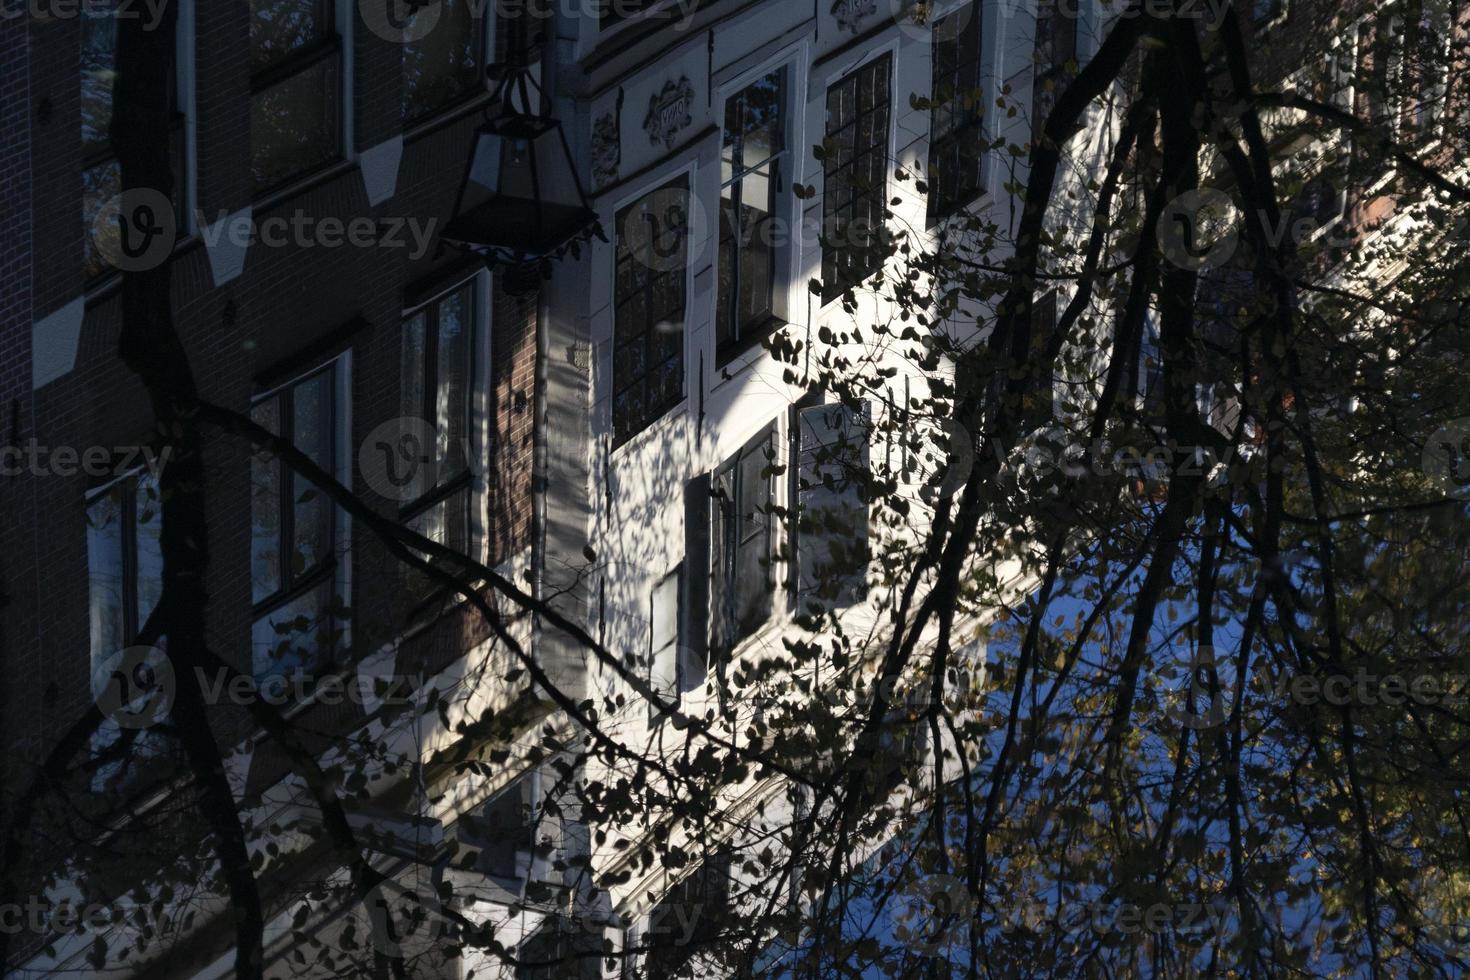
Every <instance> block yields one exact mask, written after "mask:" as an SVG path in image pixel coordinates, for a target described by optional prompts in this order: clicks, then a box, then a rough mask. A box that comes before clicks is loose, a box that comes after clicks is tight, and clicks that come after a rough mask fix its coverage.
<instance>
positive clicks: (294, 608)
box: [250, 582, 332, 680]
mask: <svg viewBox="0 0 1470 980" xmlns="http://www.w3.org/2000/svg"><path fill="white" fill-rule="evenodd" d="M331 599H332V585H331V583H330V582H324V583H323V584H321V585H319V586H317V587H316V588H314V589H312V590H311V591H309V592H307V593H305V594H303V595H302V596H300V597H299V598H297V599H293V600H292V601H291V602H288V603H286V604H285V605H284V606H281V607H280V608H279V609H276V610H274V611H273V612H271V613H269V614H268V615H265V616H262V617H261V618H260V619H257V620H256V621H255V625H254V626H253V627H252V629H251V631H250V642H251V651H252V654H251V658H252V667H253V671H254V674H255V678H256V679H257V680H263V679H264V678H267V677H272V676H278V675H282V674H292V673H309V672H312V671H315V670H317V669H319V668H320V667H322V666H323V665H324V664H325V663H326V662H327V660H328V657H329V653H330V650H331V642H332V622H331V616H330V614H329V613H328V611H327V610H328V609H329V607H330V605H331Z"/></svg>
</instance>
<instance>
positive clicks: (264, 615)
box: [250, 363, 343, 679]
mask: <svg viewBox="0 0 1470 980" xmlns="http://www.w3.org/2000/svg"><path fill="white" fill-rule="evenodd" d="M336 375H337V365H336V364H335V363H333V364H329V365H327V366H326V367H323V368H321V369H319V370H317V371H315V372H314V373H312V374H310V375H307V376H306V377H304V378H301V379H300V380H298V381H294V382H292V383H291V384H288V385H286V386H284V387H282V388H278V389H276V390H275V391H273V392H271V393H270V394H268V395H265V396H263V397H261V398H259V399H257V400H256V402H255V404H254V405H252V406H251V408H250V417H251V419H252V420H253V421H255V423H256V424H258V425H260V426H262V427H263V428H265V429H267V430H269V431H270V432H272V433H274V434H275V435H277V436H279V437H281V438H283V439H286V440H288V441H289V442H290V443H291V445H292V446H293V447H294V448H296V449H297V450H299V451H300V452H302V453H304V454H306V456H308V457H309V458H310V459H311V461H312V462H314V463H315V464H316V465H318V466H320V467H321V468H322V469H324V470H326V471H327V472H329V473H335V472H336V471H337V466H336V459H337V438H336V430H337V417H338V398H339V397H340V394H339V388H341V387H343V386H342V385H340V384H339V379H338V378H337V376H336ZM250 485H251V486H250V527H251V537H250V571H251V575H250V580H251V590H250V591H251V599H252V601H253V602H254V603H255V625H254V627H253V628H252V630H251V647H252V657H253V667H254V673H255V676H256V678H257V679H263V678H266V677H271V676H274V675H280V674H290V673H295V672H307V671H314V670H317V669H320V668H321V667H322V666H324V665H325V664H327V663H329V662H330V660H331V658H332V655H333V653H334V652H335V650H334V648H335V646H336V642H337V635H336V634H337V624H338V622H339V617H340V612H341V610H340V606H341V599H340V597H339V596H338V594H337V581H338V576H337V574H336V572H337V567H338V561H337V555H336V543H337V520H338V514H337V508H336V507H334V506H333V505H332V503H331V501H330V500H329V499H328V498H327V497H326V496H325V495H324V494H323V493H322V492H321V491H320V490H319V489H317V488H316V487H315V486H313V485H312V484H311V483H310V482H309V481H308V480H306V479H305V478H303V477H301V476H298V475H296V474H295V473H293V472H292V471H291V469H290V467H288V466H286V465H285V464H283V463H282V462H281V460H280V459H278V458H277V457H276V456H275V455H273V454H271V453H266V452H256V453H255V454H254V455H253V456H252V457H251V460H250Z"/></svg>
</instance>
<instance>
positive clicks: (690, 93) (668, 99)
mask: <svg viewBox="0 0 1470 980" xmlns="http://www.w3.org/2000/svg"><path fill="white" fill-rule="evenodd" d="M693 107H694V86H693V85H692V84H690V82H689V79H688V77H687V76H686V77H683V78H680V79H679V80H678V81H677V82H664V87H663V90H662V91H660V92H659V93H658V94H657V95H654V96H651V97H650V98H649V100H648V116H647V117H646V118H645V119H644V120H643V129H644V131H645V132H647V133H648V139H649V141H650V142H652V143H654V144H655V145H657V144H659V143H662V144H663V145H664V149H666V150H672V149H673V148H674V143H675V141H676V140H677V139H678V138H679V134H680V133H682V132H683V131H684V130H685V129H687V128H689V126H690V125H691V124H693V122H694V116H693V114H692V113H691V110H692V109H693Z"/></svg>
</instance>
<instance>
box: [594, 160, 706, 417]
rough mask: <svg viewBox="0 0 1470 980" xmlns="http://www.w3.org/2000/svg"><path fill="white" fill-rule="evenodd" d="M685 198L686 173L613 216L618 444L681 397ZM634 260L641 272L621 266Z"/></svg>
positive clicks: (685, 233) (686, 188) (614, 370)
mask: <svg viewBox="0 0 1470 980" xmlns="http://www.w3.org/2000/svg"><path fill="white" fill-rule="evenodd" d="M687 195H688V178H687V177H680V178H678V179H676V180H674V181H672V182H670V183H668V184H665V185H664V186H663V187H661V188H659V189H658V190H656V191H653V192H652V193H650V194H649V195H647V196H646V197H644V198H643V199H642V200H641V201H639V202H637V203H635V204H633V205H631V206H630V207H628V208H624V209H623V211H622V212H620V213H619V215H618V219H617V228H618V231H619V234H618V242H617V255H618V259H617V262H618V266H617V267H618V278H619V294H620V295H619V297H618V301H617V307H616V310H615V313H614V337H615V342H616V345H617V348H616V351H617V352H616V354H615V357H614V369H613V386H614V389H615V390H616V391H617V392H618V394H617V395H616V396H615V397H614V399H613V424H614V428H615V430H616V440H617V442H618V443H619V444H621V443H622V442H625V441H626V440H627V439H629V438H631V437H632V436H634V435H636V434H637V433H638V432H640V431H642V430H643V429H644V428H645V427H646V426H647V425H649V424H650V423H651V422H653V421H654V420H655V419H656V418H657V417H658V416H659V415H661V414H663V413H664V412H665V411H667V410H668V409H669V408H670V407H672V405H673V404H675V403H676V402H677V401H678V399H679V398H680V397H681V396H682V392H683V385H682V378H683V335H684V306H685V295H684V292H685V271H686V270H685V253H686V251H687V242H688V232H689V230H688V221H689V218H688V215H689V209H688V204H687ZM638 265H641V266H642V267H643V268H642V270H641V272H639V271H634V270H632V269H629V268H625V266H638ZM625 290H626V291H625ZM638 348H641V349H638Z"/></svg>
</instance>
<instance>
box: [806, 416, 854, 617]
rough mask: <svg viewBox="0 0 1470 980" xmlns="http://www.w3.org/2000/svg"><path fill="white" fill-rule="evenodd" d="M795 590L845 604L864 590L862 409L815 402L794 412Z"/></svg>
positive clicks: (808, 596) (808, 599) (817, 599)
mask: <svg viewBox="0 0 1470 980" xmlns="http://www.w3.org/2000/svg"><path fill="white" fill-rule="evenodd" d="M796 419H797V424H796V433H795V435H796V448H797V453H798V464H797V473H796V495H797V521H796V546H795V549H794V551H795V554H796V560H797V568H796V592H797V599H798V602H797V610H798V612H809V611H812V610H810V609H809V605H810V604H811V603H813V602H815V603H818V604H826V603H829V602H836V603H840V604H844V605H846V604H850V603H852V602H854V601H856V600H858V599H860V598H862V596H863V595H865V594H866V592H867V583H866V575H865V572H866V570H867V565H868V504H867V495H866V486H865V478H866V476H867V467H868V435H869V424H868V418H867V414H866V411H855V410H853V409H851V408H849V407H847V406H845V405H840V404H836V405H814V406H812V407H810V408H803V409H799V410H798V411H797V413H796Z"/></svg>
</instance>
